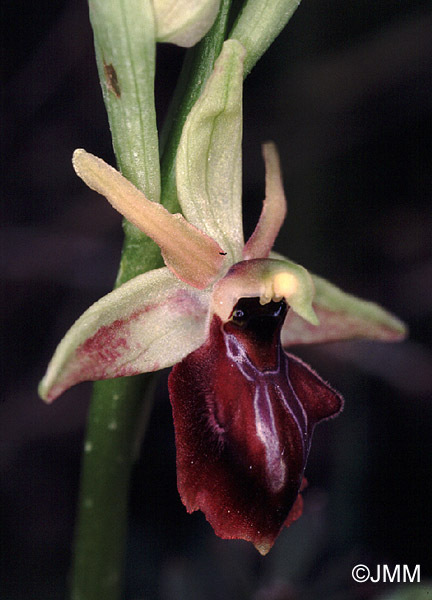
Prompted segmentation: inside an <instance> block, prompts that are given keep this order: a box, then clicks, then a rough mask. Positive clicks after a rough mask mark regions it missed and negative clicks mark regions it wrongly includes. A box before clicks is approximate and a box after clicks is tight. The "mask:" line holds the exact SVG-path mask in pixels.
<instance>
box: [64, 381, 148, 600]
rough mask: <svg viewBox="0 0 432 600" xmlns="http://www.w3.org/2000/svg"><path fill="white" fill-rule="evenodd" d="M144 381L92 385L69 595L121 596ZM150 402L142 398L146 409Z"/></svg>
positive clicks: (91, 599) (76, 598) (109, 599)
mask: <svg viewBox="0 0 432 600" xmlns="http://www.w3.org/2000/svg"><path fill="white" fill-rule="evenodd" d="M146 384H147V381H146V379H145V378H144V377H142V376H140V377H127V378H120V379H113V380H109V381H100V382H98V384H97V385H95V386H94V392H93V397H92V402H91V406H90V413H89V418H88V431H87V437H86V441H85V445H84V457H83V465H82V474H81V494H80V499H79V506H80V512H79V519H78V524H77V528H76V534H75V536H76V537H75V556H74V565H73V566H74V568H73V571H72V576H71V598H72V600H101V599H102V598H103V600H115V599H117V598H119V597H120V596H121V588H122V579H123V561H124V547H125V538H126V531H127V527H126V524H127V520H126V519H127V512H128V496H129V494H128V492H129V481H130V473H131V468H132V465H133V461H134V455H135V442H136V438H135V433H136V431H137V423H139V422H142V418H143V415H142V412H143V395H144V391H145V387H146ZM150 406H151V402H147V403H146V408H147V413H148V411H149V409H150Z"/></svg>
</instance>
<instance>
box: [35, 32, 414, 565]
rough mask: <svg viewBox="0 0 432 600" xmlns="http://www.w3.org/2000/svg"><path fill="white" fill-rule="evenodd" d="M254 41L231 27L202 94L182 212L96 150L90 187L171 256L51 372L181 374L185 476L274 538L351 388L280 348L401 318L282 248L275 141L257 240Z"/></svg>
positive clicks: (47, 383) (211, 505)
mask: <svg viewBox="0 0 432 600" xmlns="http://www.w3.org/2000/svg"><path fill="white" fill-rule="evenodd" d="M243 58H244V50H243V47H242V46H241V45H240V43H238V42H237V41H234V40H231V41H228V42H225V44H224V48H223V50H222V53H221V55H220V57H219V59H218V60H217V62H216V64H215V68H214V72H213V74H212V75H211V77H210V79H209V81H208V83H207V86H206V88H205V90H204V92H203V94H202V95H201V97H200V99H199V100H198V102H197V103H196V104H195V106H194V108H193V109H192V111H191V113H190V115H189V117H188V119H187V121H186V124H185V127H184V130H183V134H182V139H181V142H180V146H179V150H178V154H177V162H176V173H177V175H176V177H177V193H178V198H179V202H180V205H181V208H182V211H183V215H179V214H175V215H174V214H171V213H169V212H168V211H167V210H166V209H165V208H163V207H162V206H161V205H160V204H157V203H155V202H151V201H150V200H148V199H147V198H146V197H145V196H144V195H143V194H142V192H140V191H139V190H138V189H137V188H135V187H134V186H133V185H132V184H131V183H130V182H129V181H127V180H126V179H125V178H124V177H123V176H122V175H121V174H120V173H119V172H118V171H116V170H115V169H113V168H112V167H110V166H109V165H107V164H106V163H105V162H104V161H102V160H101V159H100V158H96V157H95V156H93V155H91V154H88V153H87V152H85V151H84V150H76V151H75V153H74V157H73V165H74V168H75V170H76V172H77V174H78V175H79V176H80V177H81V178H82V179H83V180H84V181H85V182H86V183H87V185H88V186H89V187H91V188H92V189H93V190H96V191H97V192H99V193H100V194H103V195H104V196H106V198H107V199H108V201H109V202H110V203H111V204H112V205H113V206H114V207H115V208H116V209H117V210H118V211H119V212H121V213H122V214H123V215H124V216H125V217H126V219H128V220H129V221H130V222H132V223H133V224H135V225H136V226H137V227H138V228H139V229H140V230H142V231H143V232H145V233H146V234H147V235H148V236H150V237H151V238H152V239H153V240H154V241H155V242H156V243H157V244H158V245H159V247H160V249H161V252H162V256H163V258H164V261H165V264H166V266H165V267H163V268H160V269H156V270H153V271H149V272H147V273H145V274H143V275H139V276H137V277H135V278H134V279H132V280H130V281H129V282H127V283H125V284H123V285H122V286H121V287H119V288H117V289H116V290H115V291H113V292H111V293H109V294H108V295H107V296H105V297H104V298H102V299H101V300H99V301H98V302H96V303H95V304H94V305H93V306H91V307H90V308H89V309H88V310H87V311H86V312H85V313H84V314H83V315H82V317H81V318H80V319H78V321H77V322H76V323H75V324H74V325H73V326H72V328H71V329H70V330H69V332H68V333H67V334H66V336H65V337H64V339H63V340H62V342H61V343H60V345H59V346H58V348H57V350H56V352H55V354H54V357H53V359H52V361H51V363H50V365H49V367H48V370H47V373H46V375H45V377H44V379H43V380H42V382H41V385H40V393H41V396H42V397H43V398H44V399H45V400H46V401H47V402H51V401H52V400H54V399H55V398H56V397H57V396H59V395H60V394H61V393H62V392H63V391H64V390H66V389H67V388H69V387H70V386H72V385H74V384H76V383H79V382H81V381H84V380H96V379H105V378H112V377H120V376H124V375H134V374H138V373H143V372H149V371H155V370H157V369H162V368H164V367H170V366H173V365H174V368H173V370H172V372H171V374H170V377H169V394H170V399H171V403H172V409H173V416H174V426H175V436H176V447H177V475H178V489H179V492H180V496H181V498H182V501H183V503H184V504H185V506H186V508H187V510H188V511H189V512H192V511H195V510H198V509H199V510H201V511H203V512H204V513H205V516H206V518H207V520H208V521H209V522H210V524H211V525H212V526H213V528H214V530H215V532H216V534H217V535H219V536H221V537H223V538H241V539H245V540H248V541H250V542H252V543H253V544H254V545H255V546H256V548H257V549H258V550H259V552H261V553H262V554H265V553H267V552H268V550H269V549H270V548H271V546H272V545H273V543H274V541H275V539H276V537H277V536H278V534H279V533H280V531H281V529H282V528H283V527H284V525H288V524H290V523H291V522H292V521H293V520H295V519H296V518H298V517H299V516H300V514H301V511H302V499H301V496H300V492H301V489H302V487H303V486H304V470H305V466H306V461H307V456H308V452H309V448H310V444H311V438H312V433H313V430H314V427H315V425H316V424H317V423H318V422H320V421H322V420H323V419H328V418H329V417H333V416H335V415H337V414H338V413H339V412H340V411H341V409H342V398H341V396H340V394H338V393H337V392H336V391H334V390H333V389H332V388H331V387H330V386H329V385H328V384H327V383H326V382H325V381H323V380H322V379H321V378H320V377H319V376H318V375H317V374H316V373H315V372H314V371H313V370H312V369H311V368H310V367H308V366H307V365H305V364H304V363H303V362H302V361H300V360H299V359H298V358H296V357H295V356H292V355H291V354H287V353H286V352H285V350H284V349H283V347H286V346H288V345H290V344H293V343H311V342H324V341H328V340H336V339H338V340H340V339H348V338H354V337H369V338H376V339H381V340H397V339H401V338H402V337H403V335H404V326H403V325H402V323H401V322H400V321H399V320H398V319H396V318H395V317H393V316H391V315H389V314H388V313H386V312H385V311H384V310H383V309H381V308H379V307H378V306H376V305H375V304H372V303H369V302H365V301H363V300H359V299H356V298H354V297H352V296H350V295H348V294H344V293H343V292H342V291H341V290H339V289H337V288H336V287H335V286H333V285H331V284H330V283H327V282H326V281H325V280H323V279H321V278H318V277H315V276H311V275H310V274H309V273H308V272H307V271H306V269H304V268H303V267H301V266H299V265H298V264H295V263H293V262H291V261H289V260H287V259H285V258H283V257H281V256H279V255H274V254H272V253H271V250H272V247H273V244H274V241H275V239H276V236H277V234H278V232H279V230H280V228H281V226H282V223H283V221H284V219H285V215H286V201H285V196H284V191H283V185H282V178H281V172H280V165H279V158H278V154H277V151H276V148H275V146H274V144H272V143H266V144H264V146H263V157H264V163H265V170H266V178H265V200H264V204H263V209H262V213H261V216H260V218H259V221H258V224H257V226H256V229H255V231H254V232H253V234H252V236H251V237H250V238H249V240H248V241H247V243H246V244H245V243H244V241H243V233H242V213H241V111H242V78H243Z"/></svg>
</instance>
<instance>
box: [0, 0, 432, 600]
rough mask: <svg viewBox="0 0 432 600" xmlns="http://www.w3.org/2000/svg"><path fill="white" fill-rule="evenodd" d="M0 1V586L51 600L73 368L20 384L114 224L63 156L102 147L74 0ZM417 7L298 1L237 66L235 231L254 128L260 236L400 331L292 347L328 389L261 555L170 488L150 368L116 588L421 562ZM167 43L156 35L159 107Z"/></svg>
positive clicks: (68, 317) (427, 50)
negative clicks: (275, 165) (271, 35)
mask: <svg viewBox="0 0 432 600" xmlns="http://www.w3.org/2000/svg"><path fill="white" fill-rule="evenodd" d="M1 11H2V15H1V16H2V25H3V32H2V41H1V43H2V46H1V56H0V62H1V64H0V67H1V81H2V84H3V90H2V103H1V111H2V119H1V121H2V123H1V125H2V132H1V144H2V167H1V169H2V170H1V176H2V196H3V197H2V221H3V233H2V251H1V259H2V266H1V274H2V278H3V282H2V288H1V291H2V296H1V312H0V315H1V320H2V341H1V355H2V367H1V374H2V385H1V392H2V396H3V402H2V404H1V405H0V429H1V432H0V435H1V437H0V440H1V441H0V444H1V451H0V469H1V487H0V513H1V516H0V518H1V523H0V532H1V572H0V598H1V600H21V599H32V600H38V599H44V600H45V599H53V600H57V599H61V598H62V597H63V594H64V589H65V585H66V577H67V568H68V564H69V560H70V546H71V536H72V527H73V519H74V514H75V503H76V495H77V485H78V477H79V460H80V453H81V447H82V441H83V431H84V427H85V418H86V412H87V407H88V398H89V392H90V386H89V385H88V384H82V385H80V386H78V387H76V388H74V389H72V390H70V391H69V392H67V393H66V394H64V396H62V397H61V398H60V399H59V400H58V401H56V402H55V403H54V404H53V405H52V406H45V405H44V404H43V403H42V401H41V400H39V399H38V396H37V394H36V387H37V383H38V380H39V379H40V378H41V376H42V375H43V373H44V370H45V367H46V364H47V361H48V360H49V358H50V356H51V354H52V352H53V350H54V348H55V346H56V344H57V343H58V341H59V340H60V338H61V337H62V335H63V334H64V333H65V331H66V330H67V328H68V327H69V326H70V325H71V324H72V322H73V321H74V320H75V319H76V318H77V317H78V316H79V315H80V314H81V313H82V312H83V310H84V309H85V308H87V307H88V306H89V305H90V303H91V302H93V301H94V300H96V299H97V298H99V297H100V296H101V295H103V294H105V293H107V292H108V291H109V290H110V289H111V287H112V284H113V281H114V278H115V273H116V268H117V264H118V257H119V252H120V248H121V242H122V233H121V227H120V217H119V216H118V215H117V214H116V213H115V211H113V210H112V209H111V208H110V207H109V205H108V203H104V202H103V201H102V200H101V198H100V197H97V196H96V195H95V194H94V193H92V192H90V191H89V190H88V189H87V188H86V187H85V186H84V185H83V184H82V182H81V181H80V180H79V179H78V178H77V177H76V176H75V174H74V173H73V170H72V166H71V160H70V159H71V154H72V152H73V150H74V149H75V148H76V147H84V148H86V149H87V150H89V151H91V152H93V153H94V154H96V155H99V156H102V157H104V158H105V159H106V160H108V161H109V162H111V163H113V162H114V159H113V156H112V150H111V143H110V136H109V130H108V125H107V118H106V115H105V110H104V106H103V103H102V99H101V93H100V88H99V83H98V79H97V74H96V68H95V64H94V56H93V48H92V36H91V30H90V26H89V23H88V15H87V6H86V4H85V2H84V1H82V0H79V1H72V0H70V1H69V0H63V1H58V2H55V3H52V2H49V1H48V0H42V1H41V2H38V3H29V2H26V1H25V0H17V1H15V2H13V3H12V2H8V3H3V6H2V9H1ZM431 26H432V14H431V12H430V3H429V2H426V1H421V0H412V1H410V2H403V1H398V0H364V1H363V2H346V0H344V1H342V0H334V1H333V2H327V1H325V0H304V3H303V4H302V5H301V7H300V8H299V10H298V11H297V13H296V14H295V16H294V18H293V19H292V21H291V23H290V24H289V25H288V27H287V28H286V29H285V31H284V32H283V33H282V34H281V36H280V37H279V38H278V40H277V41H276V42H275V43H274V44H273V46H272V48H271V49H270V51H269V52H268V53H267V54H266V55H265V57H264V58H263V59H262V60H261V62H260V63H259V64H258V65H257V67H256V68H255V69H254V71H253V72H252V74H251V75H250V76H249V78H248V79H247V82H246V85H245V108H244V112H245V122H244V165H245V168H244V202H245V205H247V208H246V211H245V212H246V216H247V222H246V223H245V229H246V232H247V234H249V233H250V232H251V230H252V228H253V226H254V224H255V221H256V219H257V217H258V214H259V207H260V203H261V201H262V198H263V191H264V188H263V182H264V170H263V166H262V161H261V157H260V144H261V143H262V142H263V141H265V140H267V139H273V140H275V142H276V143H277V145H278V147H279V150H280V153H281V160H282V165H283V171H284V178H285V189H286V194H287V198H288V202H289V215H288V219H287V222H286V224H285V226H284V229H283V231H282V233H281V235H280V238H279V240H278V243H277V245H276V248H277V249H278V250H279V251H280V252H283V253H285V254H286V255H288V256H290V257H291V258H292V259H294V260H296V261H298V262H300V263H301V264H303V265H305V266H306V267H307V268H309V269H310V270H311V271H313V272H316V273H318V274H320V275H322V276H324V277H326V278H328V279H330V280H332V281H333V282H335V283H337V284H338V285H340V286H341V287H343V288H344V289H345V290H347V291H350V292H352V293H357V294H359V295H361V296H363V297H366V298H369V299H372V300H375V301H378V302H380V303H382V304H383V305H385V306H386V307H387V308H388V309H389V310H391V311H393V312H395V313H396V314H397V315H398V316H400V317H401V318H402V319H404V320H405V321H406V322H407V323H408V324H409V327H410V331H411V335H410V338H409V340H408V341H406V342H404V343H403V344H392V345H387V344H378V343H370V342H356V343H345V344H331V345H328V346H322V347H320V348H309V349H299V350H298V352H297V353H298V354H299V355H301V356H302V357H303V358H305V359H306V360H308V361H309V362H311V363H312V364H313V366H314V367H315V368H316V369H317V370H318V371H319V372H320V373H321V374H322V375H323V376H324V377H325V378H326V379H328V380H330V381H331V382H332V384H333V385H334V386H335V387H337V388H338V389H339V390H340V391H341V392H342V393H343V394H344V396H345V398H346V408H345V411H344V413H343V415H342V416H341V417H339V418H338V419H337V420H336V421H332V422H330V423H326V424H324V425H322V426H320V427H319V428H318V429H317V432H316V435H315V444H314V445H313V448H312V454H311V457H310V461H309V465H308V468H307V473H306V474H307V477H308V480H309V489H308V490H307V492H306V494H305V499H306V506H305V511H304V516H303V517H302V518H301V519H300V521H299V522H297V523H296V524H295V525H293V526H292V527H291V528H290V529H289V530H286V531H284V533H283V534H282V535H281V536H280V539H279V540H278V542H277V543H276V545H275V547H274V549H273V550H272V551H271V553H270V554H269V556H268V557H267V558H264V559H263V558H260V557H259V555H258V554H257V552H256V551H255V550H254V549H253V548H252V547H251V546H250V545H249V544H246V543H244V542H236V541H234V542H224V541H221V540H219V539H217V538H216V537H215V536H214V534H213V533H212V531H211V529H210V527H209V526H208V524H207V523H206V522H205V519H204V517H203V516H202V515H201V514H197V513H195V514H194V515H192V516H189V515H187V514H186V512H185V510H184V508H183V506H182V505H181V502H180V499H179V497H178V494H177V491H176V482H175V448H174V438H173V428H172V422H171V414H170V406H169V401H168V397H167V393H166V374H164V375H163V376H162V378H161V383H160V385H159V388H158V394H157V395H158V398H157V402H156V406H155V409H154V412H153V414H152V418H151V422H150V428H149V431H148V436H147V438H146V440H145V442H144V444H143V448H142V453H141V457H140V459H139V461H138V463H137V466H136V468H135V472H134V479H133V486H132V488H133V489H132V499H131V529H130V539H129V546H128V561H127V563H128V564H127V594H126V598H127V600H138V599H140V598H146V599H151V600H153V599H154V600H171V599H174V600H182V599H183V598H185V599H191V600H195V599H196V600H200V599H205V600H213V599H214V600H217V599H221V598H223V599H225V598H227V599H237V598H239V599H242V598H245V599H246V598H251V599H253V600H265V599H272V600H289V599H292V600H294V599H300V598H301V599H303V598H306V599H309V598H310V599H311V600H312V599H316V598H317V597H320V598H323V599H329V600H339V599H340V600H347V599H351V598H352V599H354V600H355V599H367V598H377V597H378V596H379V595H380V593H381V592H384V591H386V589H385V586H382V585H380V584H363V585H360V584H357V585H356V584H354V583H353V581H352V579H351V569H352V568H353V566H354V565H355V564H357V563H364V564H366V565H368V566H369V567H370V568H371V570H372V571H374V569H375V565H377V564H389V565H395V564H398V563H400V564H407V565H408V566H409V567H410V568H411V569H413V568H414V566H415V565H416V564H420V565H421V573H422V581H426V580H427V578H428V577H431V576H432V552H431V542H430V540H431V534H432V501H431V500H432V498H431V497H432V493H431V492H432V481H431V472H432V470H431V467H432V459H431V456H432V452H431V450H432V448H431V425H432V403H431V400H432V398H431V396H432V393H431V392H432V351H431V308H432V297H431V296H432V295H431V287H432V286H431V282H432V259H431V246H432V236H431V229H432V213H431V210H430V206H431V205H430V189H431V167H430V156H431V139H432V135H431V134H432V128H431V112H432V111H431V106H432V104H431V96H432V85H431V66H432V36H431V31H432V27H431ZM182 55H183V51H182V50H179V49H177V48H175V47H173V46H168V45H165V46H161V47H160V48H159V53H158V75H157V106H158V112H159V118H163V115H164V113H165V111H166V108H167V102H168V99H169V97H170V94H171V92H172V89H173V85H174V81H175V77H176V74H177V73H178V69H179V66H180V64H181V58H182ZM296 350H297V349H296ZM416 597H418V598H426V592H424V593H423V595H421V594H419V595H418V596H416ZM428 597H429V596H428Z"/></svg>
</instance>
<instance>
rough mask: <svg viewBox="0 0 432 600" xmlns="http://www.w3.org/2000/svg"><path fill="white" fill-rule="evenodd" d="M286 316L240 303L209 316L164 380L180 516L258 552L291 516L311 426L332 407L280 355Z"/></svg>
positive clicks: (297, 510)
mask: <svg viewBox="0 0 432 600" xmlns="http://www.w3.org/2000/svg"><path fill="white" fill-rule="evenodd" d="M286 313H287V307H286V303H285V301H281V302H269V303H268V304H265V305H261V304H260V303H259V299H258V298H241V299H240V300H239V301H238V302H237V304H236V306H235V307H234V309H233V312H232V315H231V318H230V320H229V321H228V322H227V323H222V321H221V320H220V318H219V317H218V316H216V315H215V316H214V317H213V320H212V323H211V326H210V334H209V338H208V340H207V341H206V343H205V344H203V345H202V346H201V347H200V348H198V349H197V350H195V351H194V352H192V353H191V354H189V355H188V356H187V357H186V358H185V359H183V360H182V362H181V363H179V364H178V365H176V366H175V367H174V368H173V370H172V373H171V375H170V379H169V389H170V398H171V403H172V408H173V415H174V425H175V433H176V446H177V478H178V488H179V492H180V496H181V498H182V500H183V502H184V504H185V506H186V508H187V510H188V511H189V512H192V511H194V510H198V509H199V510H202V511H203V512H204V513H205V515H206V518H207V520H208V521H209V522H210V523H211V525H212V526H213V528H214V530H215V532H216V534H217V535H219V536H221V537H223V538H240V539H245V540H248V541H251V542H252V543H253V544H254V545H255V546H256V547H257V548H258V550H259V551H260V552H261V553H263V554H265V553H266V552H268V550H269V549H270V548H271V546H272V545H273V543H274V540H275V539H276V537H277V535H278V534H279V532H280V530H281V528H282V527H283V525H284V523H286V524H289V522H292V521H293V520H295V518H297V517H298V516H300V514H301V502H300V500H298V501H297V502H296V500H297V498H298V496H299V491H300V487H301V485H302V480H303V472H304V468H305V466H306V460H307V456H308V453H309V447H310V443H311V437H312V432H313V429H314V426H315V424H316V423H317V422H319V421H321V420H322V419H326V418H328V417H331V416H333V415H336V414H337V413H338V412H339V411H340V410H341V407H342V399H341V397H340V396H339V394H337V392H335V391H334V390H332V389H331V388H330V386H328V384H326V383H325V382H324V381H323V380H322V379H321V378H320V377H319V376H318V375H317V374H316V373H314V371H312V370H311V369H310V368H309V367H308V366H306V365H305V364H303V363H302V362H301V361H300V360H299V359H297V358H295V357H294V356H291V355H289V354H286V353H285V352H284V350H283V349H282V347H281V344H280V330H281V327H282V324H283V321H284V319H285V316H286ZM291 509H292V512H291V514H290V511H291Z"/></svg>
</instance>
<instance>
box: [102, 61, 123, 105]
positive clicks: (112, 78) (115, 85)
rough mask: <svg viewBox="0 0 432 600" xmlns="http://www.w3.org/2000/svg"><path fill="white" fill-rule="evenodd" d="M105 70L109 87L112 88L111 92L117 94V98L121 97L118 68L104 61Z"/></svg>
mask: <svg viewBox="0 0 432 600" xmlns="http://www.w3.org/2000/svg"><path fill="white" fill-rule="evenodd" d="M104 72H105V79H106V83H107V86H108V89H109V90H110V92H112V93H113V94H115V95H116V96H117V98H120V96H121V89H120V85H119V82H118V79H117V73H116V70H115V69H114V67H113V66H112V65H106V64H105V63H104Z"/></svg>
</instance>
